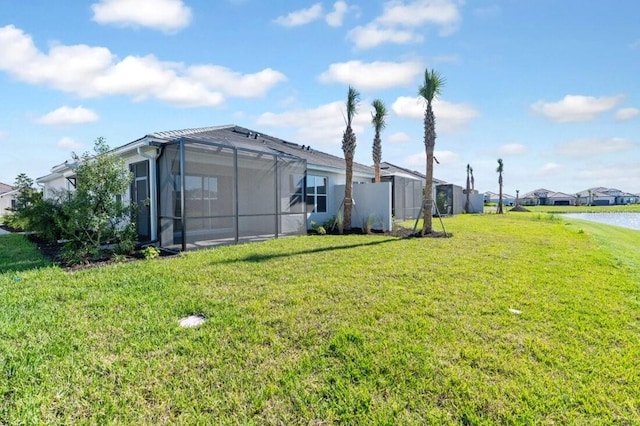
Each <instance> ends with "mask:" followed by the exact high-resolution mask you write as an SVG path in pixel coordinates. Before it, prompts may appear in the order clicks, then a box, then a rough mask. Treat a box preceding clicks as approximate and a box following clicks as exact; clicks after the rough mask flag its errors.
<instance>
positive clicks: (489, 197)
mask: <svg viewBox="0 0 640 426" xmlns="http://www.w3.org/2000/svg"><path fill="white" fill-rule="evenodd" d="M483 195H484V202H485V203H495V204H498V202H499V201H500V194H496V193H495V192H491V191H487V192H485V193H484V194H483ZM502 205H503V206H515V205H516V197H514V196H513V195H510V194H506V193H505V194H502Z"/></svg>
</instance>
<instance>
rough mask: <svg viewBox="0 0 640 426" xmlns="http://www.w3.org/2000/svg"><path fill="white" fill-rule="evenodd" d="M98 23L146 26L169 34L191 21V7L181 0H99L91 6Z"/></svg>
mask: <svg viewBox="0 0 640 426" xmlns="http://www.w3.org/2000/svg"><path fill="white" fill-rule="evenodd" d="M91 8H92V9H93V20H94V21H95V22H97V23H99V24H115V25H121V26H128V27H147V28H153V29H158V30H160V31H164V32H168V33H172V32H176V31H178V30H181V29H182V28H185V27H187V26H188V25H189V23H190V22H191V9H190V8H188V7H187V6H185V4H184V3H183V2H182V0H136V1H131V0H101V1H100V2H99V3H94V4H93V5H91Z"/></svg>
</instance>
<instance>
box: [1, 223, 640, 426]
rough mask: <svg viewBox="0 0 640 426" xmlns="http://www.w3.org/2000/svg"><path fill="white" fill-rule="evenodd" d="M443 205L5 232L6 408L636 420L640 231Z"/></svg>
mask: <svg viewBox="0 0 640 426" xmlns="http://www.w3.org/2000/svg"><path fill="white" fill-rule="evenodd" d="M445 225H446V227H447V231H450V232H453V233H454V235H455V236H454V237H453V238H448V239H447V238H438V239H428V238H425V239H402V240H400V239H396V238H391V237H387V236H357V235H350V236H309V237H296V238H287V239H279V240H273V241H268V242H264V243H256V244H246V245H240V246H230V247H224V248H218V249H215V250H211V251H198V252H190V253H186V254H183V255H181V256H178V257H176V258H169V259H156V260H150V261H140V262H134V263H124V264H119V265H113V266H107V267H101V268H96V269H91V270H83V271H79V272H74V273H68V272H65V271H63V270H61V269H59V268H57V267H53V266H52V267H43V268H39V269H36V267H37V266H40V265H43V263H41V262H42V261H41V260H36V261H32V260H29V259H31V258H32V257H33V258H34V259H35V258H36V256H34V253H33V252H30V253H27V252H23V254H21V255H19V254H12V253H11V252H10V250H7V248H6V246H7V244H6V240H4V238H7V237H0V250H1V251H0V265H2V267H3V268H4V270H5V272H4V273H2V274H0V301H1V302H0V303H2V309H0V336H2V338H1V339H0V395H1V397H0V423H6V424H22V423H51V424H60V423H92V424H110V423H124V424H174V423H179V424H182V423H189V424H304V425H307V424H314V425H316V424H317V425H320V424H387V425H390V424H418V425H424V424H495V423H501V424H536V425H537V424H578V425H585V424H590V425H592V424H612V423H613V424H639V423H640V398H639V397H638V395H639V393H638V392H639V389H640V275H639V272H638V271H639V270H640V268H638V265H640V248H639V247H638V244H637V241H639V238H640V232H638V231H631V230H629V231H625V232H622V231H619V230H618V229H617V228H615V231H611V228H609V227H605V226H603V225H597V224H589V223H586V222H582V221H576V220H565V219H562V218H559V217H557V216H552V215H547V214H540V213H530V214H515V213H512V214H507V215H460V216H456V217H453V218H446V219H445ZM434 226H435V227H436V228H437V227H438V226H439V222H437V221H434ZM610 232H614V233H613V234H611V235H613V237H612V238H608V237H607V235H608V234H609V233H610ZM11 238H14V239H15V240H12V242H11V244H12V246H13V244H16V245H17V247H18V248H20V249H21V247H23V245H24V243H23V242H20V238H21V237H15V236H11ZM21 250H22V249H21ZM7 258H10V259H13V261H15V262H17V265H18V267H17V268H15V269H17V271H16V270H11V271H10V270H8V269H9V267H8V266H7V265H8V264H9V261H8V260H7ZM22 258H23V259H22ZM29 261H31V262H34V263H33V264H32V265H33V269H30V270H27V269H26V268H25V267H24V266H25V265H26V264H27V262H29ZM189 314H201V315H204V316H205V317H206V318H207V322H206V323H205V324H203V325H201V326H200V327H197V328H189V329H183V328H180V327H179V326H178V320H179V319H180V318H181V317H183V316H186V315H189Z"/></svg>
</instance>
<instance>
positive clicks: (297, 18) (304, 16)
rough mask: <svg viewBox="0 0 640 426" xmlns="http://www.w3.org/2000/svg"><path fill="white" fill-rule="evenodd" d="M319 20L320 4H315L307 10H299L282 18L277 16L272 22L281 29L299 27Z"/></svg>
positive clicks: (320, 14) (320, 16) (320, 15)
mask: <svg viewBox="0 0 640 426" xmlns="http://www.w3.org/2000/svg"><path fill="white" fill-rule="evenodd" d="M320 18H322V4H320V3H316V4H314V5H313V6H311V7H309V8H307V9H300V10H296V11H293V12H291V13H289V14H287V15H284V16H278V17H277V18H276V19H274V20H273V22H275V23H276V24H278V25H282V26H283V27H299V26H301V25H306V24H308V23H310V22H313V21H316V20H318V19H320Z"/></svg>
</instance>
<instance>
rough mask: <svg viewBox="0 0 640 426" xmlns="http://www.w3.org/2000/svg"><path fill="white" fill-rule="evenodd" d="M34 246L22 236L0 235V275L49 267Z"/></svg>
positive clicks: (49, 264) (49, 263)
mask: <svg viewBox="0 0 640 426" xmlns="http://www.w3.org/2000/svg"><path fill="white" fill-rule="evenodd" d="M51 265H52V263H51V262H50V261H48V260H47V259H46V258H45V257H44V256H42V254H40V252H39V251H38V248H37V247H36V245H35V244H33V243H32V242H30V241H29V240H27V238H26V237H25V236H24V235H18V234H10V235H0V274H2V273H6V272H22V271H28V270H31V269H36V268H42V267H45V266H51Z"/></svg>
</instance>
